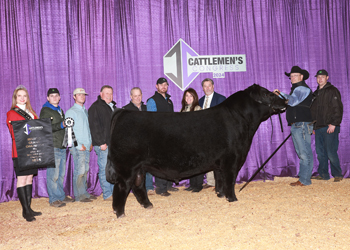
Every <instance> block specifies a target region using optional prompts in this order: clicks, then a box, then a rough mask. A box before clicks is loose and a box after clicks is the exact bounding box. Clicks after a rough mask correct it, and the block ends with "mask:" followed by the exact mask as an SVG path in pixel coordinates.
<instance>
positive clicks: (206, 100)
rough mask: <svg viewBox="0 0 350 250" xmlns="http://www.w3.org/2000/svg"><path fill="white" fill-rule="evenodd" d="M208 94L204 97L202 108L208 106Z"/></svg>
mask: <svg viewBox="0 0 350 250" xmlns="http://www.w3.org/2000/svg"><path fill="white" fill-rule="evenodd" d="M208 99H209V98H208V96H206V97H205V103H204V109H206V108H208Z"/></svg>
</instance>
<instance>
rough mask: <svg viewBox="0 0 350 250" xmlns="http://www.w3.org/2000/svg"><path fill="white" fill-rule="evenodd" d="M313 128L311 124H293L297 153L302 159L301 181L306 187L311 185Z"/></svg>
mask: <svg viewBox="0 0 350 250" xmlns="http://www.w3.org/2000/svg"><path fill="white" fill-rule="evenodd" d="M312 129H313V126H312V125H309V122H296V123H294V124H292V127H291V129H290V132H291V134H292V138H293V143H294V148H295V151H296V152H297V154H298V157H299V159H300V168H299V174H298V175H299V181H300V182H301V183H303V184H304V185H310V184H311V179H310V178H311V175H312V169H313V167H314V158H313V154H312V150H311V134H312Z"/></svg>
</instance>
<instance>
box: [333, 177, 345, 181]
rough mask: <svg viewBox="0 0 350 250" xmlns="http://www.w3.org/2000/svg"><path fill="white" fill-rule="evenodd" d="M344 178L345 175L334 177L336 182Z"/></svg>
mask: <svg viewBox="0 0 350 250" xmlns="http://www.w3.org/2000/svg"><path fill="white" fill-rule="evenodd" d="M341 180H343V177H334V182H339V181H341Z"/></svg>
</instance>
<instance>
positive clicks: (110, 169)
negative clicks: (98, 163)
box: [106, 157, 117, 184]
mask: <svg viewBox="0 0 350 250" xmlns="http://www.w3.org/2000/svg"><path fill="white" fill-rule="evenodd" d="M106 180H107V181H108V182H109V183H111V184H116V183H117V172H116V171H115V166H114V164H113V162H112V161H111V160H110V159H109V157H108V159H107V164H106Z"/></svg>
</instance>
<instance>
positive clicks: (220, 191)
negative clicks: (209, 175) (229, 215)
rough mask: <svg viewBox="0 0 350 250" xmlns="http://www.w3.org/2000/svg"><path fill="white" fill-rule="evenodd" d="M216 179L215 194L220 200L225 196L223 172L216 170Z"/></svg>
mask: <svg viewBox="0 0 350 250" xmlns="http://www.w3.org/2000/svg"><path fill="white" fill-rule="evenodd" d="M214 177H215V192H216V194H217V196H218V197H219V198H222V197H224V196H225V193H224V184H223V176H222V171H221V170H214Z"/></svg>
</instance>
